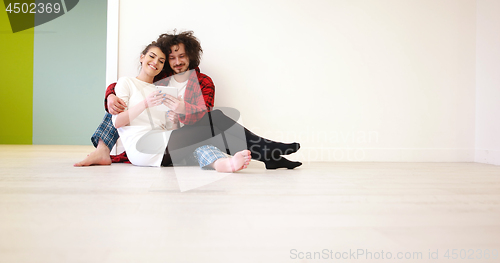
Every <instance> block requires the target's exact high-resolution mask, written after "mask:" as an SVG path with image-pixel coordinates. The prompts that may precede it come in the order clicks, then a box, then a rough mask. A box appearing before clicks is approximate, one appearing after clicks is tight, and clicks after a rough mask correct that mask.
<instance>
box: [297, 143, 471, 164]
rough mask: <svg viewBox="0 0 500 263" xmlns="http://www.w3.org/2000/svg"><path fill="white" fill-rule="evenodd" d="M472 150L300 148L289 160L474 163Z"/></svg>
mask: <svg viewBox="0 0 500 263" xmlns="http://www.w3.org/2000/svg"><path fill="white" fill-rule="evenodd" d="M474 153H475V152H474V149H442V148H320V147H314V148H306V147H304V148H301V149H300V150H299V151H298V152H297V153H295V154H292V155H290V159H292V160H299V161H302V162H474V160H475V159H474V157H475V156H474Z"/></svg>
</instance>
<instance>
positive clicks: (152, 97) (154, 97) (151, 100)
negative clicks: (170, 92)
mask: <svg viewBox="0 0 500 263" xmlns="http://www.w3.org/2000/svg"><path fill="white" fill-rule="evenodd" d="M165 95H166V94H162V93H161V91H159V90H157V91H153V92H151V94H149V95H148V96H147V97H146V99H145V100H144V105H145V106H146V108H149V107H154V106H158V105H160V104H162V103H163V102H164V101H165Z"/></svg>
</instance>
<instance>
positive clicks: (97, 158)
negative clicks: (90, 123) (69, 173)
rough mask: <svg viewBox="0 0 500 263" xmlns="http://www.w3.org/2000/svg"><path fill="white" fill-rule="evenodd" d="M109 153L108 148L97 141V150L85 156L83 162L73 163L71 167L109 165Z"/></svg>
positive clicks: (100, 141)
mask: <svg viewBox="0 0 500 263" xmlns="http://www.w3.org/2000/svg"><path fill="white" fill-rule="evenodd" d="M109 152H110V151H109V148H108V146H106V144H105V143H104V142H103V141H102V140H99V144H98V145H97V148H96V149H95V150H94V151H93V152H91V153H90V154H89V155H87V157H86V158H85V159H83V161H81V162H78V163H75V164H73V166H75V167H80V166H90V165H110V164H111V157H109Z"/></svg>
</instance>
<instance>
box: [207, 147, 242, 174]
mask: <svg viewBox="0 0 500 263" xmlns="http://www.w3.org/2000/svg"><path fill="white" fill-rule="evenodd" d="M250 154H251V153H250V151H249V150H243V151H240V152H237V153H236V154H235V155H234V156H233V157H229V158H221V159H218V160H217V161H215V162H214V163H213V168H214V169H215V170H217V172H219V173H231V172H232V173H234V172H237V171H239V170H242V169H245V168H247V167H248V164H249V163H250V159H251V155H250Z"/></svg>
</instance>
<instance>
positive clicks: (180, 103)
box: [163, 94, 186, 114]
mask: <svg viewBox="0 0 500 263" xmlns="http://www.w3.org/2000/svg"><path fill="white" fill-rule="evenodd" d="M165 98H166V100H165V102H163V104H165V105H166V106H167V107H168V108H169V109H171V110H172V111H174V112H175V113H177V114H186V104H185V103H184V99H182V98H181V97H179V98H176V97H174V96H171V95H168V94H166V96H165Z"/></svg>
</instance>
